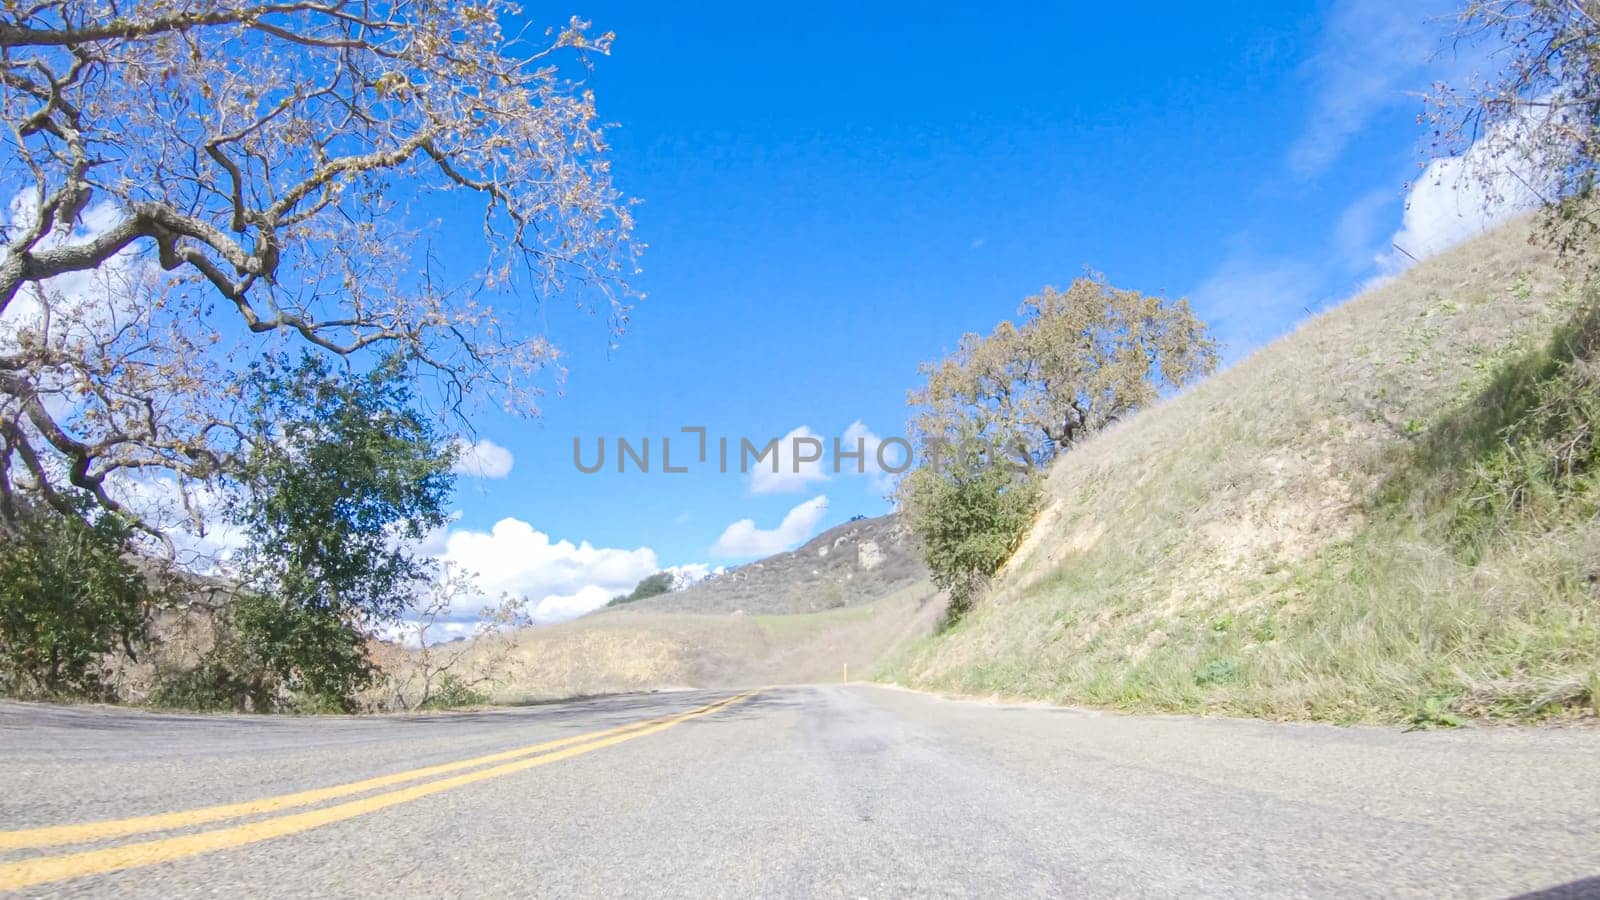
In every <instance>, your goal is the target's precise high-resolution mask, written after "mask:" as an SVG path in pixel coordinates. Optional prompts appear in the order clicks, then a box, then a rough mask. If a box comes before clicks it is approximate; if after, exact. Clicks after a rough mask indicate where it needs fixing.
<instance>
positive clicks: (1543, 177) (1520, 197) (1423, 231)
mask: <svg viewBox="0 0 1600 900" xmlns="http://www.w3.org/2000/svg"><path fill="white" fill-rule="evenodd" d="M1537 146H1543V145H1541V144H1540V143H1539V142H1537V141H1533V140H1531V139H1530V135H1529V133H1528V132H1527V130H1526V129H1524V128H1522V127H1521V126H1519V125H1517V124H1508V123H1502V124H1500V125H1498V126H1496V127H1495V128H1494V129H1492V130H1491V131H1490V133H1489V134H1487V135H1485V136H1484V137H1482V138H1480V139H1479V140H1478V141H1477V142H1476V143H1474V144H1473V145H1472V146H1471V147H1468V148H1467V150H1466V152H1465V153H1463V154H1462V155H1461V156H1459V157H1454V158H1448V159H1435V160H1433V161H1432V162H1430V163H1428V167H1427V169H1425V170H1424V171H1423V173H1422V177H1421V178H1419V179H1417V181H1416V183H1415V184H1413V185H1412V186H1411V193H1410V194H1408V195H1407V196H1406V211H1405V216H1404V217H1403V218H1402V219H1401V224H1400V230H1399V231H1397V232H1395V234H1394V238H1393V239H1392V241H1391V243H1392V245H1393V246H1392V248H1391V249H1390V250H1388V251H1387V252H1385V253H1382V254H1380V255H1379V256H1378V259H1377V262H1378V268H1379V271H1380V273H1381V275H1382V276H1390V275H1394V274H1396V273H1399V272H1401V271H1404V270H1405V269H1406V268H1407V267H1409V266H1410V265H1411V264H1412V262H1413V261H1414V260H1422V259H1427V258H1428V257H1430V256H1433V255H1434V254H1436V253H1440V252H1443V251H1445V250H1448V249H1450V248H1451V247H1453V246H1455V245H1456V244H1459V243H1461V242H1462V241H1464V240H1467V239H1468V238H1471V237H1473V236H1475V235H1478V234H1481V233H1483V232H1485V231H1488V230H1489V229H1491V228H1493V227H1495V226H1496V225H1499V224H1500V223H1501V222H1504V221H1505V220H1507V219H1509V218H1511V217H1513V216H1516V215H1518V214H1520V213H1524V212H1527V211H1528V210H1530V209H1534V208H1536V207H1538V206H1539V205H1540V204H1541V203H1542V202H1543V201H1542V199H1541V197H1540V193H1541V191H1542V190H1544V189H1546V187H1547V186H1548V184H1549V182H1550V178H1549V176H1548V175H1547V174H1545V171H1546V170H1545V166H1544V165H1543V164H1542V163H1541V162H1540V161H1539V159H1537V151H1530V150H1529V149H1527V148H1529V147H1537ZM1396 248H1398V249H1396Z"/></svg>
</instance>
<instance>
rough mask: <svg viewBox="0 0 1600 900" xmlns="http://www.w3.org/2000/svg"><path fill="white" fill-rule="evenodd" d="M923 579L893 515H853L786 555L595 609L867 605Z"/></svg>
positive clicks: (792, 609) (782, 610)
mask: <svg viewBox="0 0 1600 900" xmlns="http://www.w3.org/2000/svg"><path fill="white" fill-rule="evenodd" d="M927 578H928V569H927V567H926V566H924V565H923V564H922V560H921V558H919V557H918V556H917V549H916V545H915V543H914V542H913V540H912V537H911V535H910V534H909V533H908V532H907V531H906V529H905V528H904V527H903V526H902V525H901V524H900V521H899V519H897V518H896V517H895V516H893V515H887V516H879V517H877V518H873V519H857V520H855V521H852V522H846V523H844V524H843V525H838V526H835V527H833V528H830V529H828V530H827V531H824V532H823V533H822V534H820V535H817V536H816V537H814V538H812V539H811V540H809V541H807V542H806V543H805V545H804V546H801V547H799V548H798V549H796V550H793V551H790V552H788V553H779V554H776V555H773V556H769V557H767V558H766V559H762V560H757V561H756V562H753V563H749V564H747V565H743V566H740V567H738V568H736V569H730V570H728V571H727V572H724V573H722V574H720V575H717V576H714V577H712V578H708V579H706V580H705V581H702V582H700V583H698V584H694V585H691V586H690V587H688V588H685V589H684V590H681V591H675V592H673V593H670V594H661V595H659V596H655V597H651V598H649V599H647V600H639V601H636V602H633V603H628V604H625V605H623V606H617V607H611V608H610V609H608V610H602V611H601V613H600V614H606V615H614V614H616V613H618V612H620V611H622V610H624V609H627V610H633V611H642V610H651V611H656V612H690V613H734V612H741V613H747V614H750V615H788V614H793V613H810V612H820V611H822V610H826V609H835V608H838V607H841V606H850V605H854V604H859V603H868V602H871V601H873V600H877V599H879V598H881V597H886V596H888V595H889V594H892V593H894V592H895V591H898V590H900V589H902V588H905V587H908V586H910V585H912V584H915V583H916V582H919V581H924V580H926V579H927Z"/></svg>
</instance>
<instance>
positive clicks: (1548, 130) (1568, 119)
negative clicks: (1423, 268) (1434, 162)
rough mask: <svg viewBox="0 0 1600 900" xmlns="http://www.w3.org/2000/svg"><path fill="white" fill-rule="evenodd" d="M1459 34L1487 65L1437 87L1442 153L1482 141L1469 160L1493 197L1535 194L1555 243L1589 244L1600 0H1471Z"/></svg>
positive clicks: (1597, 137)
mask: <svg viewBox="0 0 1600 900" xmlns="http://www.w3.org/2000/svg"><path fill="white" fill-rule="evenodd" d="M1453 38H1454V41H1455V43H1456V44H1457V46H1458V47H1460V48H1463V49H1469V50H1473V51H1480V50H1481V51H1483V53H1484V57H1483V58H1484V59H1485V60H1486V61H1487V65H1488V71H1487V72H1486V73H1485V75H1483V76H1481V77H1479V78H1476V79H1474V80H1473V81H1471V82H1469V83H1466V84H1458V85H1449V84H1440V85H1436V86H1435V89H1434V91H1433V93H1432V95H1431V96H1430V97H1429V98H1428V101H1429V102H1428V117H1429V119H1430V121H1431V123H1432V125H1433V127H1434V137H1435V145H1436V146H1435V149H1436V150H1438V151H1443V153H1444V154H1445V155H1450V156H1462V155H1467V151H1468V150H1469V149H1471V148H1473V147H1474V145H1478V147H1479V149H1478V150H1477V151H1475V152H1474V153H1473V154H1471V157H1470V159H1469V160H1468V161H1469V164H1470V165H1472V166H1473V167H1474V168H1476V169H1477V171H1475V172H1472V173H1471V174H1472V175H1474V176H1476V178H1477V179H1478V181H1480V182H1481V184H1482V186H1483V188H1484V191H1483V193H1484V201H1485V203H1486V204H1491V205H1493V204H1498V203H1501V202H1502V201H1504V200H1506V199H1507V198H1506V197H1505V196H1504V195H1505V194H1506V193H1508V192H1515V193H1517V194H1519V195H1525V194H1532V195H1533V196H1535V197H1537V198H1538V199H1540V200H1542V201H1544V203H1545V207H1546V212H1547V219H1546V223H1547V225H1549V226H1550V229H1551V234H1550V237H1551V238H1552V239H1553V240H1554V241H1555V242H1556V244H1557V245H1558V246H1559V247H1560V248H1562V249H1563V250H1567V251H1574V250H1582V249H1583V248H1584V247H1585V246H1586V245H1587V244H1589V243H1590V242H1591V241H1592V239H1593V238H1594V237H1595V235H1596V233H1597V232H1600V218H1597V217H1596V215H1595V208H1594V203H1593V200H1594V198H1593V193H1594V189H1595V171H1596V162H1597V159H1600V2H1596V0H1466V2H1464V3H1463V4H1462V7H1461V10H1460V12H1459V14H1458V16H1457V19H1456V23H1455V29H1454V34H1453Z"/></svg>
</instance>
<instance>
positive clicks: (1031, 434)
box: [899, 276, 1217, 624]
mask: <svg viewBox="0 0 1600 900" xmlns="http://www.w3.org/2000/svg"><path fill="white" fill-rule="evenodd" d="M1019 314H1020V316H1021V323H1020V324H1017V323H1013V322H1010V321H1003V322H1001V323H1000V324H999V325H998V326H996V327H995V330H994V331H993V333H991V334H989V335H978V334H967V335H964V336H962V338H961V342H960V345H959V347H958V349H957V350H956V351H955V352H954V353H953V354H951V355H950V356H948V357H946V358H944V359H942V360H939V361H937V362H933V363H927V364H925V365H924V366H923V367H922V374H923V376H924V377H925V378H926V379H927V381H926V383H925V384H924V385H923V386H922V387H921V388H919V389H917V390H916V391H913V392H912V393H911V395H910V402H911V405H912V406H913V408H914V409H915V411H916V412H915V416H914V418H913V419H912V421H911V422H910V433H911V434H912V435H914V436H915V439H916V442H917V447H916V449H917V459H918V460H920V463H919V466H918V468H917V469H916V470H915V471H913V472H911V473H909V474H908V475H907V476H906V477H905V478H903V479H902V480H901V482H900V487H899V501H900V509H901V514H902V515H903V516H904V517H905V519H906V522H907V524H908V526H909V527H910V529H911V531H912V533H913V534H914V535H916V537H917V539H918V541H919V542H920V545H921V547H922V555H923V559H924V561H925V562H926V563H927V565H928V568H929V569H930V570H931V572H932V573H933V580H934V583H935V584H936V585H938V586H939V587H940V588H941V589H942V590H944V591H945V592H946V593H947V594H948V595H949V598H950V599H949V608H948V612H947V616H946V622H947V624H949V623H953V622H955V621H956V620H958V619H960V617H961V616H962V615H963V614H964V613H965V612H966V611H967V609H968V608H969V607H970V606H971V605H972V603H973V602H974V601H975V600H976V599H977V598H978V596H979V595H980V593H981V592H982V590H983V588H984V586H985V585H986V584H987V582H988V580H989V579H990V578H991V577H992V576H993V575H994V574H995V572H996V571H998V570H999V568H1000V566H1001V565H1002V564H1004V563H1005V561H1006V559H1007V558H1008V557H1009V556H1010V555H1011V553H1012V551H1014V550H1015V549H1016V547H1017V544H1018V542H1020V541H1021V540H1022V537H1023V535H1024V533H1026V531H1027V529H1028V526H1029V524H1030V523H1031V522H1032V520H1033V514H1034V512H1035V509H1036V505H1037V502H1038V498H1039V492H1038V483H1037V480H1038V475H1037V472H1038V470H1039V469H1041V468H1043V467H1047V466H1048V465H1049V464H1050V463H1051V462H1052V461H1053V460H1054V459H1055V458H1056V457H1057V456H1058V455H1060V454H1062V453H1065V452H1067V451H1069V450H1071V449H1072V448H1073V447H1074V446H1076V445H1077V444H1079V443H1081V442H1082V441H1084V440H1086V439H1087V438H1089V437H1090V436H1092V435H1094V434H1095V433H1097V432H1099V431H1100V430H1101V429H1103V428H1105V427H1106V426H1107V425H1108V424H1110V423H1112V422H1115V421H1117V420H1119V419H1121V418H1123V417H1125V416H1127V415H1129V414H1131V413H1132V412H1134V411H1135V410H1137V409H1139V408H1140V407H1142V406H1145V405H1147V404H1149V403H1150V402H1152V401H1153V400H1155V399H1156V398H1157V397H1158V396H1159V395H1160V393H1161V392H1162V391H1163V390H1175V389H1177V388H1180V387H1182V386H1183V385H1185V384H1188V383H1190V382H1192V381H1194V380H1196V379H1198V378H1201V377H1204V376H1205V375H1207V374H1209V373H1210V372H1211V371H1212V369H1214V368H1215V367H1216V361H1217V347H1216V342H1215V341H1213V340H1211V339H1210V338H1209V337H1208V336H1207V334H1206V326H1205V323H1203V322H1201V321H1200V320H1199V319H1198V318H1196V317H1195V315H1194V313H1193V312H1191V311H1190V309H1189V304H1188V303H1187V302H1186V301H1184V300H1177V301H1169V300H1166V299H1164V298H1161V297H1154V296H1148V295H1144V294H1140V293H1139V292H1137V291H1130V290H1119V289H1117V288H1114V287H1112V286H1111V285H1109V284H1108V283H1106V282H1105V280H1104V279H1102V278H1099V277H1096V276H1086V277H1083V278H1079V279H1078V280H1076V281H1074V282H1073V283H1072V285H1071V286H1070V287H1069V288H1068V289H1067V290H1065V291H1058V290H1056V289H1055V288H1052V287H1048V286H1047V287H1046V288H1045V289H1044V290H1043V291H1041V292H1040V293H1039V294H1038V295H1036V296H1033V297H1029V298H1028V299H1026V300H1025V301H1023V304H1022V308H1021V309H1020V310H1019Z"/></svg>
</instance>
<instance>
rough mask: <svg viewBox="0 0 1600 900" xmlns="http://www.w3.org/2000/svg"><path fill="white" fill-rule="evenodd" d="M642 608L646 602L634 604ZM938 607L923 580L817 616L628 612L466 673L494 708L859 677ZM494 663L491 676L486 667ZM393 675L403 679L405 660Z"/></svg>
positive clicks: (492, 649)
mask: <svg viewBox="0 0 1600 900" xmlns="http://www.w3.org/2000/svg"><path fill="white" fill-rule="evenodd" d="M640 605H642V604H640ZM939 611H940V604H939V603H938V602H936V598H935V595H934V591H933V588H932V586H931V585H929V584H928V583H927V582H919V583H914V584H912V585H910V586H908V587H904V588H901V589H899V590H897V591H894V592H893V593H890V594H888V595H887V596H880V597H879V598H877V599H875V600H873V601H871V602H867V603H860V604H852V605H846V606H842V607H840V608H836V609H829V610H826V611H823V612H815V613H801V614H791V615H743V614H712V613H692V612H691V613H684V612H662V611H658V610H650V609H631V608H628V607H624V608H621V609H616V610H612V611H610V612H607V613H605V614H604V615H593V616H585V617H583V618H580V619H576V620H573V621H571V622H564V623H561V624H559V625H548V626H540V627H537V628H525V629H522V630H521V631H519V632H516V633H515V634H514V635H512V636H511V640H512V646H511V649H510V652H509V654H504V655H501V654H500V653H499V650H498V648H497V647H496V646H495V645H492V644H490V645H486V646H485V648H484V652H483V653H482V654H479V656H478V658H473V659H469V660H468V662H467V664H466V665H465V666H464V667H463V670H462V673H463V674H464V675H466V676H467V677H468V678H469V679H473V680H475V679H476V676H478V675H479V674H492V681H491V683H489V684H487V685H485V691H486V692H487V693H488V694H489V695H490V696H491V698H492V699H493V700H495V701H496V702H505V703H517V702H525V701H529V700H540V699H547V698H557V697H572V696H579V695H586V694H601V693H610V692H615V691H635V690H648V689H654V688H668V687H749V686H759V685H764V684H782V683H793V682H819V681H836V680H838V679H839V678H840V677H841V676H842V675H843V670H844V666H845V665H849V667H850V670H851V675H852V677H860V676H864V675H865V674H866V673H867V671H868V670H869V668H870V667H871V666H872V665H873V664H874V663H876V662H877V661H879V660H881V659H882V658H884V656H885V655H886V654H891V653H893V652H895V651H896V650H897V649H898V648H901V647H903V646H905V645H906V644H908V643H910V642H912V641H914V640H916V639H918V638H920V637H922V636H925V635H926V634H928V633H929V632H930V631H931V630H932V626H933V623H934V621H935V620H936V618H937V617H938V614H939ZM491 667H492V673H491V672H490V671H489V669H490V668H491ZM395 674H396V676H397V677H399V678H402V679H404V678H406V677H409V675H408V673H407V671H406V669H405V666H404V665H403V664H401V665H397V666H396V667H395Z"/></svg>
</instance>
